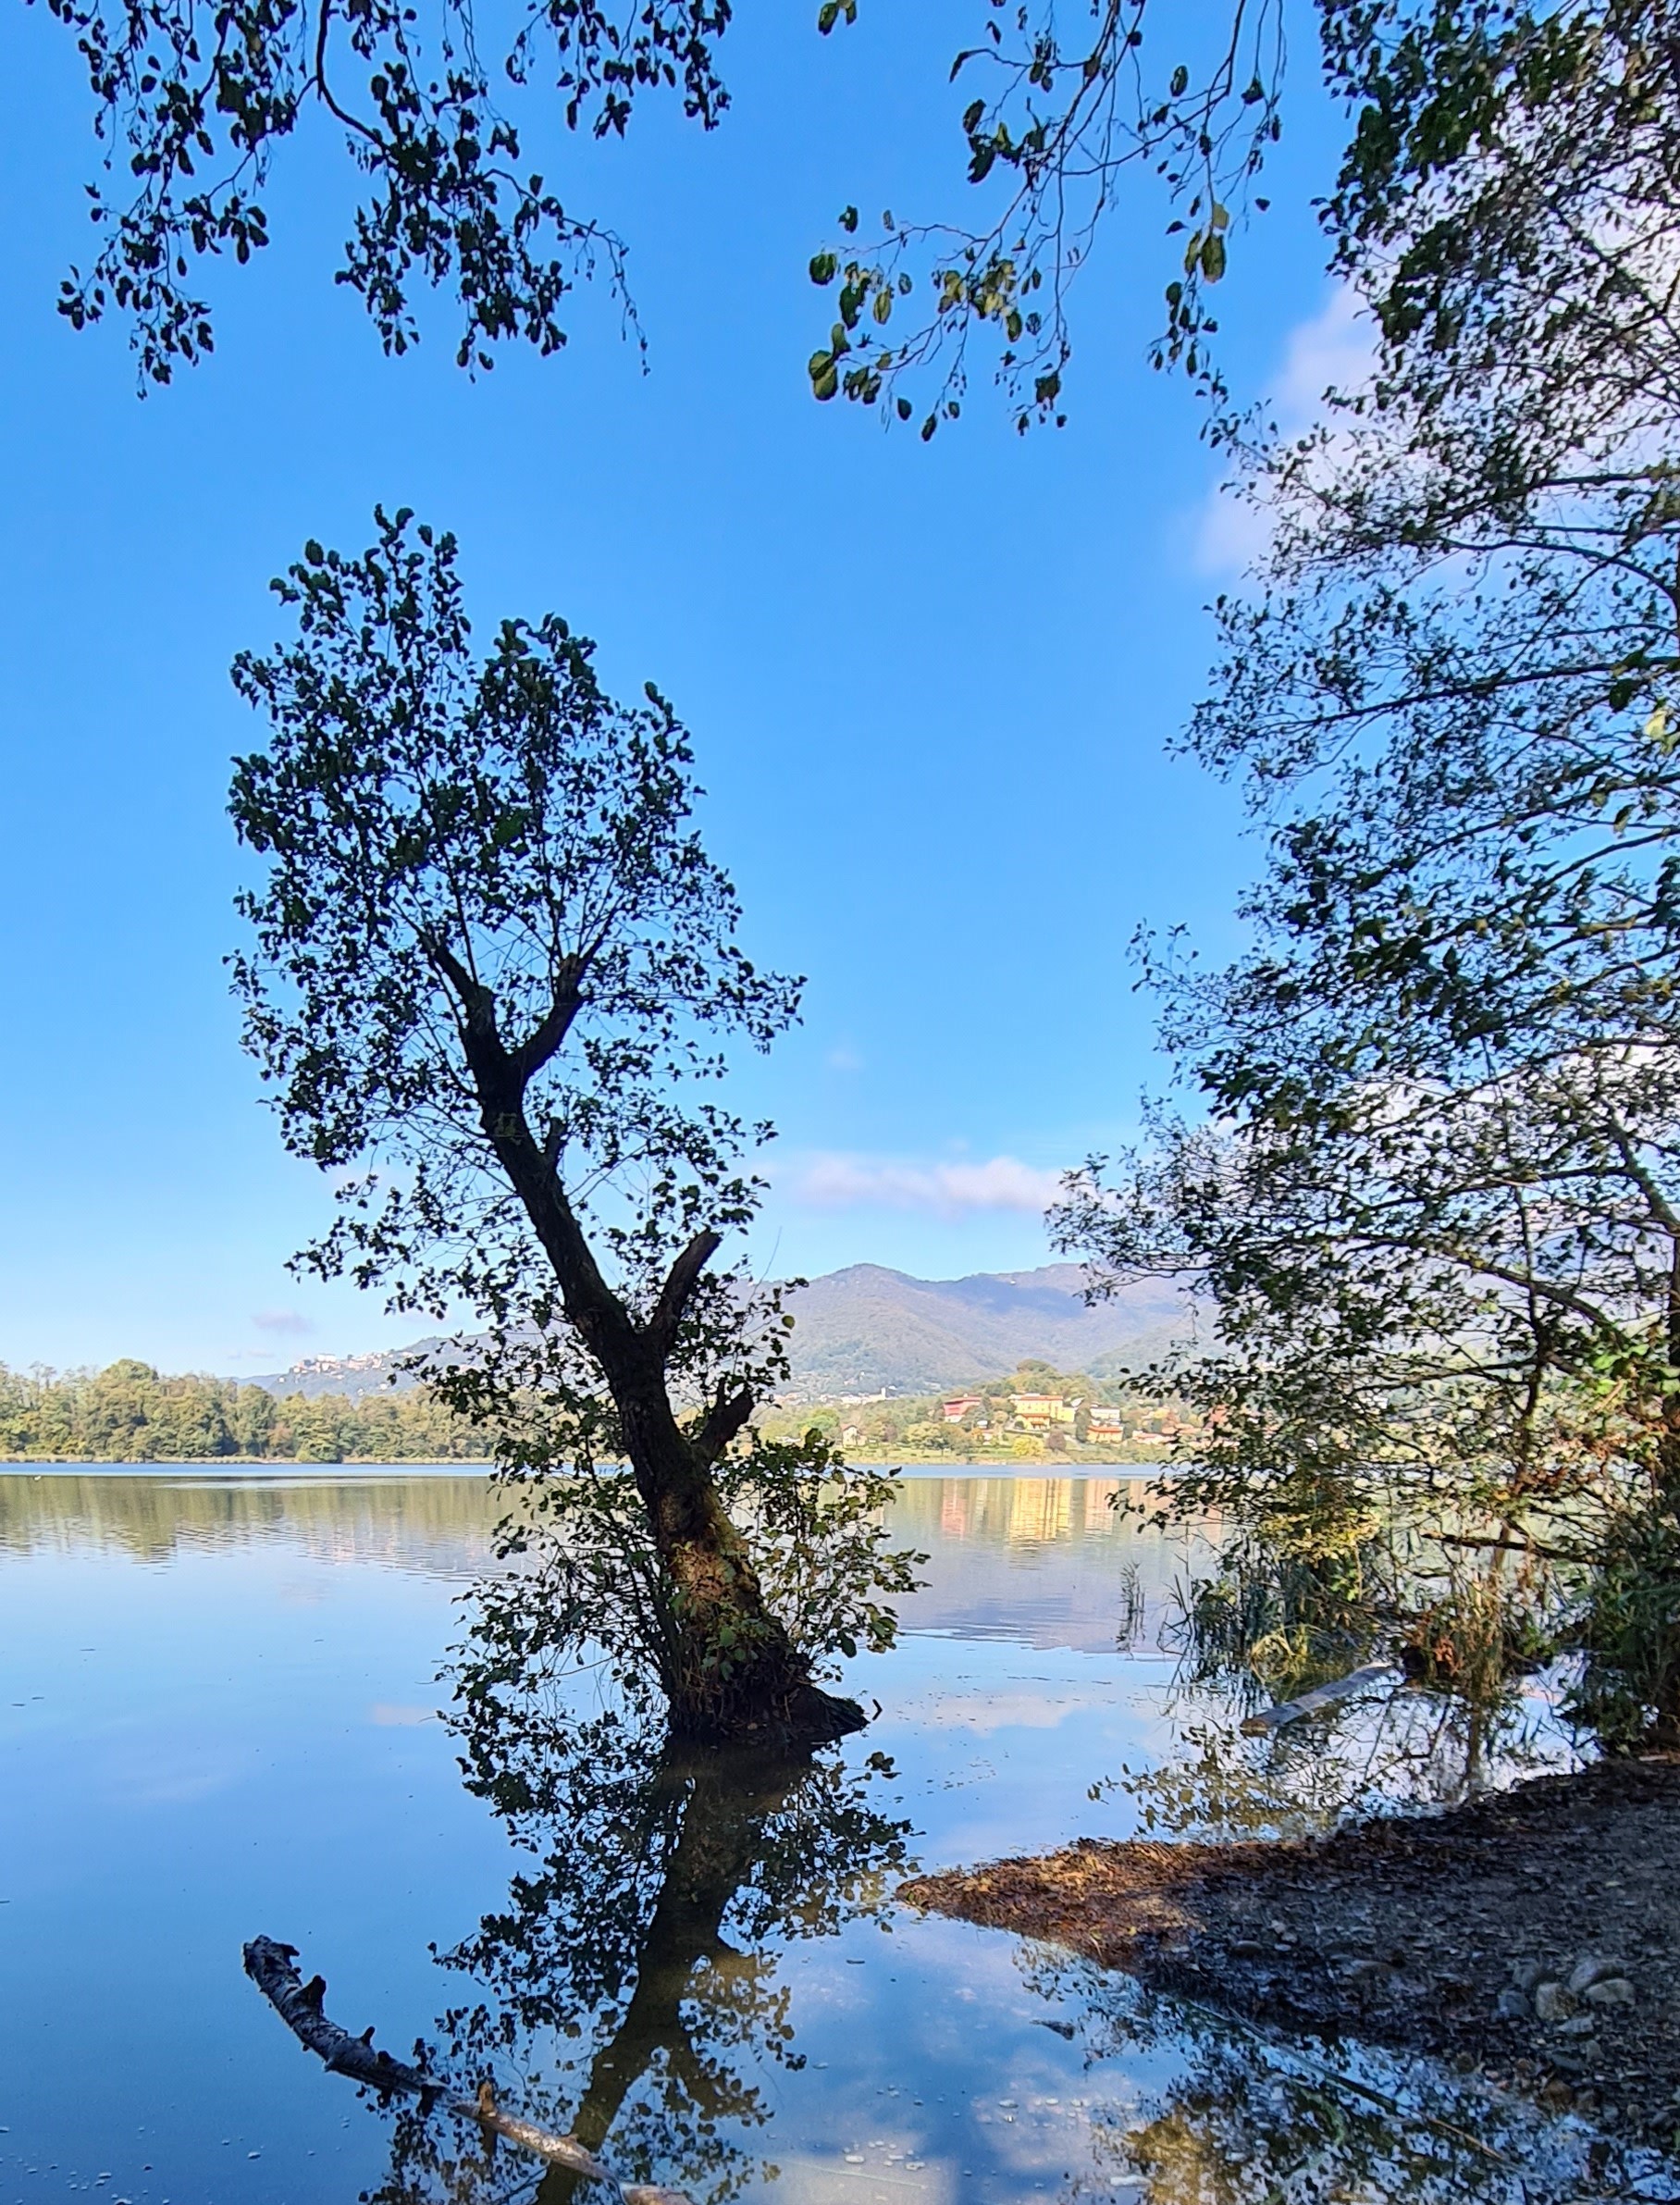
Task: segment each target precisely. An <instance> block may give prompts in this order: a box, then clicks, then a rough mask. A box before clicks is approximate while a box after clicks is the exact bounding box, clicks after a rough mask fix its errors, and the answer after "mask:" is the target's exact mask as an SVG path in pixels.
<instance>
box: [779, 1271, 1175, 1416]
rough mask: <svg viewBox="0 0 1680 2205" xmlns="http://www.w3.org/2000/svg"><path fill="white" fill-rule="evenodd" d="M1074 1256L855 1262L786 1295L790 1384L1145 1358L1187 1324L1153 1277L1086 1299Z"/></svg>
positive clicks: (937, 1378)
mask: <svg viewBox="0 0 1680 2205" xmlns="http://www.w3.org/2000/svg"><path fill="white" fill-rule="evenodd" d="M1084 1284H1085V1273H1084V1270H1083V1269H1082V1268H1081V1266H1080V1265H1079V1264H1077V1263H1048V1264H1044V1266H1042V1268H1041V1269H1039V1270H1031V1271H976V1272H974V1273H973V1274H972V1275H971V1276H970V1277H969V1278H966V1279H913V1278H911V1277H910V1276H909V1275H908V1273H907V1272H905V1271H893V1270H884V1269H883V1267H882V1266H881V1265H880V1264H877V1263H854V1264H851V1265H849V1266H848V1267H847V1268H846V1270H843V1271H830V1272H829V1273H828V1274H827V1276H826V1277H824V1278H821V1279H813V1280H812V1281H811V1282H810V1284H809V1286H806V1287H804V1288H802V1289H801V1290H800V1291H799V1292H798V1293H797V1294H795V1295H792V1296H790V1298H789V1302H788V1307H789V1308H790V1309H791V1310H792V1312H793V1314H794V1317H795V1319H796V1320H797V1321H796V1324H795V1329H794V1335H793V1366H794V1386H793V1388H792V1389H791V1390H792V1391H795V1392H797V1393H799V1394H803V1395H806V1396H807V1397H809V1396H810V1395H813V1394H877V1393H880V1392H881V1391H882V1390H883V1388H884V1389H885V1391H886V1392H888V1393H891V1394H932V1393H934V1392H936V1391H937V1390H938V1389H939V1388H940V1387H942V1386H954V1385H960V1384H961V1383H962V1382H963V1381H965V1380H967V1379H975V1378H986V1377H990V1376H992V1375H994V1374H995V1373H997V1372H999V1371H1005V1370H1013V1369H1014V1368H1015V1366H1016V1365H1017V1363H1019V1362H1020V1361H1021V1360H1022V1359H1023V1357H1025V1356H1042V1357H1043V1358H1044V1361H1045V1362H1047V1363H1054V1364H1055V1365H1056V1369H1058V1370H1095V1369H1096V1367H1097V1365H1098V1364H1099V1363H1102V1364H1108V1365H1114V1366H1116V1367H1117V1368H1118V1364H1119V1363H1123V1362H1125V1361H1126V1360H1128V1359H1129V1358H1130V1360H1132V1361H1134V1362H1146V1361H1147V1360H1148V1359H1149V1356H1150V1355H1151V1354H1156V1353H1159V1351H1160V1349H1161V1348H1162V1347H1163V1346H1165V1345H1166V1344H1167V1340H1168V1339H1169V1338H1172V1337H1177V1336H1179V1335H1181V1334H1183V1333H1185V1332H1188V1330H1189V1319H1188V1317H1187V1314H1186V1311H1185V1307H1184V1305H1183V1303H1182V1302H1181V1300H1180V1297H1179V1295H1177V1294H1176V1293H1175V1292H1174V1291H1173V1289H1172V1288H1171V1287H1170V1286H1165V1285H1162V1284H1159V1283H1157V1282H1153V1281H1151V1282H1145V1283H1143V1284H1140V1285H1136V1286H1130V1287H1127V1288H1125V1289H1123V1290H1122V1291H1121V1292H1120V1293H1119V1294H1118V1295H1116V1296H1115V1297H1114V1298H1113V1300H1111V1301H1105V1302H1098V1303H1096V1304H1095V1305H1094V1307H1087V1305H1086V1303H1085V1300H1084V1295H1083V1288H1084Z"/></svg>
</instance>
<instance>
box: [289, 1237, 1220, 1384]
mask: <svg viewBox="0 0 1680 2205" xmlns="http://www.w3.org/2000/svg"><path fill="white" fill-rule="evenodd" d="M1084 1286H1085V1272H1084V1270H1083V1268H1082V1267H1081V1265H1079V1264H1077V1263H1047V1264H1044V1265H1041V1266H1040V1267H1039V1269H1038V1270H1027V1271H975V1272H972V1273H970V1276H969V1277H967V1278H964V1279H916V1278H912V1277H911V1276H910V1275H909V1273H908V1271H896V1270H887V1269H886V1268H885V1266H884V1265H882V1264H878V1263H854V1264H849V1265H847V1267H846V1270H838V1271H829V1272H826V1273H825V1274H824V1275H823V1276H822V1277H821V1278H820V1279H812V1280H811V1281H810V1282H809V1284H808V1285H805V1286H802V1287H800V1288H798V1289H797V1291H796V1292H795V1293H793V1294H792V1295H789V1297H788V1305H787V1306H788V1307H789V1309H790V1310H791V1311H792V1313H793V1316H794V1318H795V1319H796V1322H795V1327H794V1332H793V1337H792V1342H791V1349H792V1359H793V1377H792V1380H791V1381H790V1383H789V1384H788V1385H787V1386H786V1387H785V1388H784V1394H787V1395H791V1396H796V1397H798V1398H801V1399H804V1400H814V1399H816V1398H817V1397H818V1396H820V1395H821V1394H880V1393H887V1394H933V1393H937V1392H939V1391H940V1389H941V1388H942V1387H946V1386H957V1385H961V1384H963V1383H964V1382H965V1381H968V1380H971V1379H978V1378H988V1377H992V1376H994V1375H995V1374H996V1373H998V1372H1000V1371H1006V1370H1013V1369H1014V1368H1015V1366H1016V1365H1017V1364H1018V1363H1019V1362H1021V1361H1022V1360H1024V1359H1025V1358H1026V1357H1028V1356H1042V1357H1043V1359H1044V1361H1045V1362H1047V1363H1054V1364H1055V1365H1056V1369H1058V1370H1084V1371H1088V1372H1090V1373H1091V1374H1092V1375H1093V1376H1094V1377H1114V1376H1118V1375H1119V1373H1120V1372H1121V1371H1122V1370H1123V1369H1128V1368H1131V1369H1135V1368H1137V1367H1138V1366H1139V1365H1141V1364H1143V1363H1146V1362H1149V1361H1150V1360H1151V1359H1152V1358H1153V1357H1155V1356H1157V1355H1159V1354H1161V1353H1162V1352H1163V1351H1164V1350H1165V1349H1166V1348H1167V1346H1168V1345H1169V1344H1171V1343H1172V1342H1174V1341H1176V1340H1182V1339H1185V1338H1187V1337H1188V1336H1189V1334H1190V1332H1191V1331H1192V1315H1191V1312H1190V1309H1189V1307H1188V1306H1187V1305H1186V1303H1185V1301H1184V1300H1183V1298H1182V1297H1181V1296H1180V1295H1179V1294H1178V1293H1177V1292H1176V1291H1175V1290H1174V1289H1173V1288H1172V1287H1171V1286H1168V1285H1167V1284H1165V1283H1163V1282H1159V1281H1155V1280H1144V1281H1141V1282H1138V1283H1136V1284H1135V1285H1130V1286H1126V1287H1122V1288H1121V1289H1120V1290H1119V1292H1118V1293H1117V1294H1115V1295H1112V1296H1111V1297H1109V1298H1108V1299H1106V1300H1104V1301H1100V1302H1096V1303H1094V1304H1087V1302H1086V1301H1085V1298H1084ZM446 1345H447V1343H446V1342H445V1341H444V1340H442V1339H441V1338H436V1337H435V1338H433V1339H429V1340H424V1341H417V1342H416V1343H415V1344H414V1346H412V1347H407V1348H396V1349H392V1350H391V1351H390V1352H389V1353H388V1354H385V1355H360V1356H307V1357H306V1358H305V1359H304V1360H303V1362H301V1363H295V1364H293V1366H292V1368H291V1369H290V1370H283V1371H276V1372H273V1373H271V1374H270V1375H267V1376H266V1377H262V1378H258V1379H255V1380H253V1381H250V1382H251V1383H253V1384H255V1385H259V1386H266V1388H267V1389H268V1391H269V1392H270V1393H273V1394H348V1395H349V1396H350V1397H351V1398H352V1399H359V1398H360V1397H361V1396H362V1395H363V1394H369V1393H373V1392H375V1391H376V1390H377V1389H379V1388H382V1387H384V1386H386V1385H388V1384H389V1383H390V1382H391V1381H392V1380H393V1377H394V1376H395V1374H396V1372H397V1369H398V1366H399V1365H400V1364H401V1363H403V1362H405V1361H406V1360H407V1359H408V1358H409V1357H411V1356H414V1355H415V1354H416V1353H425V1352H428V1351H432V1352H435V1351H436V1350H438V1349H439V1348H442V1347H444V1346H446ZM395 1382H396V1383H398V1384H399V1385H401V1384H403V1383H412V1382H413V1381H412V1380H404V1379H402V1378H400V1377H399V1378H396V1381H395Z"/></svg>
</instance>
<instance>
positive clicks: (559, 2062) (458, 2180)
mask: <svg viewBox="0 0 1680 2205" xmlns="http://www.w3.org/2000/svg"><path fill="white" fill-rule="evenodd" d="M463 1743H464V1745H465V1748H466V1752H465V1755H464V1759H463V1767H464V1768H465V1770H466V1772H467V1782H468V1787H469V1789H470V1790H474V1791H476V1792H477V1793H478V1794H479V1795H480V1796H481V1797H482V1798H484V1799H485V1800H486V1801H487V1802H488V1803H489V1804H490V1805H491V1806H493V1807H494V1808H495V1809H496V1811H497V1812H498V1813H499V1814H500V1815H502V1816H503V1817H504V1818H505V1820H506V1822H507V1824H508V1827H509V1829H510V1831H511V1833H512V1835H513V1838H514V1839H515V1840H516V1842H518V1843H519V1844H520V1845H522V1846H523V1847H525V1849H527V1850H528V1851H529V1852H530V1853H531V1854H532V1856H533V1866H532V1868H531V1869H530V1871H529V1872H528V1873H525V1874H522V1875H519V1876H516V1877H514V1879H513V1884H512V1887H511V1889H510V1891H509V1895H508V1903H507V1905H506V1907H505V1909H504V1910H503V1911H502V1912H501V1913H500V1914H488V1915H487V1916H486V1917H485V1918H484V1920H483V1921H482V1922H481V1923H480V1924H479V1926H478V1928H477V1931H476V1933H475V1934H474V1935H473V1936H472V1937H470V1938H468V1939H465V1940H464V1942H463V1943H462V1944H461V1945H459V1946H457V1947H456V1948H455V1949H454V1950H453V1951H450V1952H447V1953H443V1954H441V1955H439V1958H440V1960H441V1963H442V1964H443V1965H444V1966H446V1967H449V1968H452V1969H455V1970H458V1971H459V1972H460V1973H461V1975H462V1976H464V1977H467V1978H470V1980H471V1983H472V1986H473V1996H472V1997H471V1999H470V2000H469V2001H467V2002H464V2003H463V2004H461V2005H459V2006H456V2007H453V2008H451V2010H450V2011H449V2012H447V2013H444V2014H443V2015H442V2016H441V2017H440V2019H439V2025H438V2032H439V2042H438V2044H437V2045H436V2046H435V2047H433V2048H430V2050H429V2057H430V2059H431V2061H432V2063H433V2064H434V2065H438V2066H440V2067H442V2068H444V2069H445V2070H447V2072H449V2073H450V2074H451V2075H452V2076H455V2077H457V2078H459V2079H461V2080H463V2081H471V2082H473V2083H476V2081H477V2080H478V2079H480V2078H482V2077H484V2076H488V2077H490V2078H491V2080H492V2081H493V2084H494V2087H495V2088H496V2092H497V2095H498V2097H499V2099H500V2100H502V2101H503V2102H505V2103H506V2104H508V2105H510V2106H512V2107H514V2108H516V2109H517V2110H518V2111H519V2112H521V2113H523V2114H524V2115H525V2117H526V2118H528V2119H530V2120H533V2121H535V2122H537V2124H539V2125H541V2126H543V2127H545V2128H549V2129H552V2130H555V2131H562V2132H569V2133H571V2134H572V2135H573V2136H574V2137H576V2138H577V2140H578V2141H579V2142H580V2143H582V2144H584V2145H586V2146H587V2148H588V2149H590V2150H591V2151H594V2152H597V2153H598V2154H599V2156H600V2157H602V2158H603V2159H605V2160H607V2161H608V2162H610V2163H611V2166H612V2167H613V2168H614V2170H615V2172H617V2173H619V2174H623V2175H624V2176H625V2177H626V2178H627V2179H633V2180H636V2181H643V2182H647V2181H659V2182H662V2183H666V2184H672V2185H675V2186H679V2187H681V2188H683V2189H685V2190H686V2191H687V2192H688V2194H689V2195H690V2196H691V2197H692V2198H693V2199H694V2200H695V2205H723V2200H725V2199H730V2198H733V2197H735V2196H736V2195H737V2194H738V2193H739V2192H740V2191H741V2190H742V2189H743V2188H745V2187H746V2186H747V2185H748V2184H749V2183H751V2182H752V2181H754V2180H755V2179H757V2178H759V2176H760V2173H761V2171H762V2170H761V2169H760V2164H759V2162H758V2159H757V2156H756V2154H754V2153H752V2152H750V2151H749V2150H748V2149H747V2148H746V2146H745V2143H744V2132H746V2131H748V2130H750V2129H751V2128H753V2127H755V2126H758V2125H760V2124H762V2123H763V2122H764V2121H766V2120H767V2119H768V2118H769V2112H768V2109H767V2107H766V2106H765V2103H764V2100H763V2097H762V2093H761V2090H760V2086H759V2085H758V2084H757V2083H756V2082H755V2081H754V2080H753V2079H752V2077H751V2075H750V2073H749V2070H750V2069H751V2068H752V2067H753V2066H754V2065H756V2064H760V2063H763V2062H764V2061H766V2060H770V2061H773V2062H776V2063H780V2064H782V2065H784V2066H786V2067H799V2066H802V2065H803V2064H804V2058H803V2055H802V2054H801V2053H799V2052H797V2051H796V2050H794V2049H793V2034H794V2032H793V2028H792V2026H791V2024H790V2022H789V2020H788V1992H787V1988H786V1986H785V1985H784V1984H783V1983H781V1982H780V1981H779V1980H778V1966H777V1955H778V1949H779V1948H780V1947H781V1946H782V1945H784V1944H785V1943H787V1942H789V1941H790V1940H792V1939H802V1938H813V1937H828V1936H833V1935H834V1934H835V1933H836V1932H837V1931H838V1930H839V1929H840V1928H841V1927H842V1926H844V1925H845V1924H846V1922H847V1921H849V1920H851V1919H853V1918H855V1917H856V1916H858V1915H859V1914H869V1913H872V1912H874V1911H877V1910H878V1909H880V1908H881V1907H882V1906H883V1903H884V1901H885V1898H886V1894H887V1892H888V1891H889V1890H890V1889H891V1888H892V1887H893V1886H894V1885H895V1884H896V1881H897V1878H898V1877H899V1876H900V1875H901V1874H902V1873H903V1872H904V1870H905V1867H906V1865H907V1860H906V1852H905V1840H906V1837H907V1835H908V1828H909V1826H908V1823H904V1822H900V1821H895V1820H893V1819H891V1818H890V1817H888V1816H886V1815H883V1814H881V1813H879V1812H878V1811H877V1810H876V1808H875V1807H874V1805H873V1804H872V1803H871V1797H870V1793H871V1786H872V1784H873V1783H874V1781H875V1780H876V1779H877V1778H881V1777H887V1776H891V1775H892V1773H893V1772H892V1768H891V1765H890V1763H888V1762H887V1760H886V1758H885V1756H884V1755H883V1754H879V1753H877V1754H871V1756H870V1759H869V1761H868V1762H867V1763H865V1764H864V1765H863V1766H862V1767H861V1768H850V1767H847V1766H846V1765H845V1764H844V1762H843V1761H842V1760H841V1759H840V1758H839V1757H838V1755H837V1754H835V1753H828V1754H825V1755H823V1756H822V1757H821V1758H810V1757H806V1758H798V1759H774V1758H768V1757H766V1756H764V1755H757V1756H754V1755H749V1754H747V1753H742V1752H736V1753H730V1754H720V1753H710V1754H703V1755H697V1754H695V1753H692V1752H691V1751H685V1750H683V1749H681V1748H678V1747H675V1746H673V1745H672V1744H670V1743H669V1742H664V1743H661V1741H660V1740H659V1738H658V1736H657V1735H654V1734H650V1733H649V1730H648V1729H647V1728H645V1727H643V1726H642V1725H640V1724H638V1723H637V1722H636V1720H635V1719H634V1718H632V1717H630V1716H623V1715H617V1716H615V1715H607V1716H599V1717H598V1718H596V1719H594V1720H592V1721H587V1722H578V1723H571V1722H566V1721H563V1720H562V1721H558V1722H556V1721H551V1720H550V1721H545V1722H542V1723H540V1724H532V1723H531V1722H530V1720H529V1718H528V1716H526V1717H525V1718H524V1719H523V1720H522V1721H521V1722H520V1723H518V1724H515V1723H513V1722H512V1721H506V1720H494V1721H492V1720H488V1719H485V1718H484V1717H483V1713H482V1710H481V1711H480V1719H479V1720H478V1721H476V1723H475V1724H474V1725H473V1726H472V1727H470V1728H465V1729H463ZM608 2194H609V2193H607V2192H605V2191H602V2190H600V2189H599V2187H597V2186H593V2185H588V2184H586V2183H584V2182H583V2180H582V2178H581V2177H580V2176H578V2175H576V2174H571V2173H568V2172H566V2171H565V2170H562V2169H554V2170H552V2171H550V2173H549V2174H546V2175H539V2174H538V2173H537V2170H536V2168H535V2167H534V2165H533V2162H531V2161H530V2160H528V2159H525V2158H523V2157H522V2156H521V2155H519V2154H517V2153H513V2154H510V2153H508V2152H507V2151H506V2150H505V2149H486V2147H485V2145H484V2143H483V2141H482V2139H481V2137H480V2136H479V2132H478V2131H477V2130H476V2127H474V2126H473V2125H472V2124H470V2123H462V2122H451V2121H450V2120H448V2119H447V2118H445V2117H443V2116H442V2115H440V2114H433V2115H432V2116H431V2117H430V2118H429V2119H428V2120H426V2121H422V2120H421V2119H420V2117H419V2115H418V2114H417V2113H416V2112H414V2111H412V2110H405V2111H402V2112H399V2113H398V2114H397V2116H396V2124H395V2132H394V2137H393V2147H392V2160H391V2172H390V2175H389V2180H388V2181H387V2182H386V2183H385V2185H384V2186H382V2187H380V2188H378V2189H377V2190H375V2191H372V2192H370V2193H368V2200H369V2205H423V2201H434V2205H435V2201H437V2200H440V2199H448V2200H451V2205H491V2201H492V2200H501V2199H512V2198H514V2197H518V2198H522V2199H525V2198H530V2199H535V2200H536V2201H537V2205H571V2200H572V2199H573V2198H574V2196H576V2197H578V2198H579V2199H589V2198H591V2197H594V2198H603V2197H605V2196H607V2195H608Z"/></svg>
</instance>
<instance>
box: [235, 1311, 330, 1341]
mask: <svg viewBox="0 0 1680 2205" xmlns="http://www.w3.org/2000/svg"><path fill="white" fill-rule="evenodd" d="M251 1321H252V1323H253V1325H255V1327H256V1329H257V1331H258V1332H273V1333H278V1334H279V1335H281V1336H282V1337H284V1338H287V1339H301V1338H302V1337H303V1334H304V1333H306V1332H314V1331H315V1322H314V1319H311V1318H308V1317H305V1316H304V1315H303V1313H302V1311H301V1310H297V1309H259V1310H258V1311H257V1313H256V1315H255V1316H254V1317H253V1319H251Z"/></svg>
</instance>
